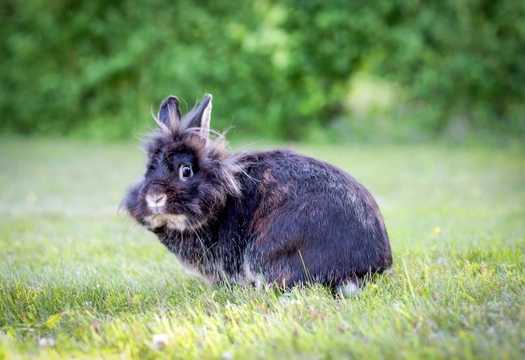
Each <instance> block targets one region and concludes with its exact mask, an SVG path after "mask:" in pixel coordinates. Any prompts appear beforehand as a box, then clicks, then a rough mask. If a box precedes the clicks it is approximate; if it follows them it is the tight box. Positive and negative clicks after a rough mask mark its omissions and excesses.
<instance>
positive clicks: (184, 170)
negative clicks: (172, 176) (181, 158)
mask: <svg viewBox="0 0 525 360" xmlns="http://www.w3.org/2000/svg"><path fill="white" fill-rule="evenodd" d="M192 176H193V170H192V169H191V166H190V165H181V166H180V168H179V178H180V179H181V180H182V181H186V180H188V179H189V178H191V177H192Z"/></svg>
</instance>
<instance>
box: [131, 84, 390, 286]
mask: <svg viewBox="0 0 525 360" xmlns="http://www.w3.org/2000/svg"><path fill="white" fill-rule="evenodd" d="M211 108H212V95H210V94H206V95H205V96H204V99H203V100H202V102H201V103H200V104H199V105H198V106H195V107H194V108H193V109H192V110H191V111H190V112H189V113H188V114H186V115H185V116H184V117H181V112H180V110H179V100H178V98H177V97H175V96H169V97H168V98H166V99H165V100H164V101H163V102H162V104H161V106H160V109H159V112H158V115H157V117H155V116H153V117H154V118H155V121H156V123H157V125H158V129H157V130H156V131H155V132H154V133H153V134H152V135H151V136H150V139H149V140H148V141H147V142H146V145H145V146H146V151H147V154H148V161H147V169H146V172H145V175H144V176H143V177H142V178H141V179H140V180H139V181H138V182H136V183H135V184H134V185H132V186H131V187H130V188H129V190H128V192H127V194H126V197H125V198H124V200H123V204H124V206H125V208H126V209H127V211H128V213H129V214H130V215H131V217H133V218H134V219H135V220H136V221H137V222H138V223H140V224H142V225H143V226H144V227H146V228H147V229H148V230H150V231H151V232H153V233H154V234H156V235H157V237H158V238H159V240H160V242H161V243H162V244H164V245H165V246H166V247H167V248H168V249H169V251H171V252H173V253H174V254H175V255H176V256H177V258H178V260H179V261H180V262H181V263H182V265H183V266H184V267H185V268H186V269H188V270H190V271H192V272H196V273H197V274H199V275H200V276H201V277H202V278H204V279H206V280H208V281H209V282H210V283H211V284H220V283H238V284H243V285H250V284H252V285H254V286H256V287H259V286H261V284H270V285H276V286H278V287H280V288H283V289H290V288H292V287H294V286H296V285H299V284H307V283H319V284H323V285H325V286H327V287H329V288H330V289H332V290H334V291H336V292H337V293H338V294H340V295H343V296H350V295H353V294H355V292H356V291H358V290H359V289H360V288H361V287H362V286H364V284H365V283H366V279H367V278H368V277H371V276H373V275H375V274H379V273H381V272H383V271H385V270H387V269H388V268H390V267H391V265H392V253H391V249H390V243H389V239H388V235H387V231H386V228H385V225H384V222H383V218H382V216H381V214H380V212H379V208H378V206H377V204H376V202H375V200H374V198H373V197H372V195H371V194H370V193H369V192H368V191H367V190H366V189H365V188H364V187H363V186H362V185H361V184H360V183H358V182H357V181H356V180H355V179H354V178H352V177H351V176H349V175H348V174H346V173H345V172H344V171H342V170H340V169H339V168H337V167H335V166H332V165H330V164H328V163H326V162H322V161H319V160H316V159H313V158H311V157H307V156H303V155H300V154H298V153H295V152H293V151H291V150H287V149H279V150H271V151H245V152H232V153H230V152H227V151H226V146H227V142H226V140H225V136H224V134H221V133H217V132H214V131H212V130H210V117H211Z"/></svg>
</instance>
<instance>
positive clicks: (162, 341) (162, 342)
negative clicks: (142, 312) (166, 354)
mask: <svg viewBox="0 0 525 360" xmlns="http://www.w3.org/2000/svg"><path fill="white" fill-rule="evenodd" d="M152 345H153V347H154V348H155V349H157V350H159V349H163V348H165V347H166V345H168V335H166V334H157V335H153V341H152Z"/></svg>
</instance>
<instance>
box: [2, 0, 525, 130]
mask: <svg viewBox="0 0 525 360" xmlns="http://www.w3.org/2000/svg"><path fill="white" fill-rule="evenodd" d="M523 19H525V2H524V1H518V0H503V1H497V2H495V1H489V0H469V1H467V0H463V1H462V0H444V1H440V2H428V1H418V0H398V1H391V0H378V1H372V2H370V1H362V0H354V1H343V0H301V1H299V0H280V1H269V0H256V1H253V2H245V1H233V0H222V1H195V0H177V1H165V0H149V1H110V2H108V1H102V0H90V1H82V2H79V1H73V0H57V1H52V2H48V1H38V0H27V1H24V2H21V1H15V0H4V1H2V2H1V3H0V31H1V35H2V36H1V38H0V59H1V62H0V91H1V96H0V111H1V118H0V130H1V131H3V132H16V133H24V134H43V135H53V136H55V135H68V136H77V137H84V138H90V139H106V140H113V139H127V138H130V137H132V136H134V135H135V134H137V133H140V132H142V131H144V130H147V128H148V126H150V124H152V122H151V120H150V118H149V115H148V114H149V112H150V109H151V108H152V107H153V108H154V109H156V108H157V106H158V104H159V103H160V101H161V100H162V99H163V98H164V97H166V96H167V95H169V94H175V95H178V96H179V97H180V98H181V99H182V100H184V101H186V104H185V105H183V108H184V107H186V108H191V107H192V106H193V105H194V104H195V101H197V100H198V99H200V98H201V97H202V95H203V94H204V93H205V92H210V93H212V94H214V127H215V128H218V129H224V128H227V127H229V126H231V125H232V124H233V125H235V127H236V129H237V130H236V131H235V132H234V135H235V134H238V135H240V136H245V137H257V138H260V137H267V138H277V139H296V140H297V139H303V140H305V139H306V140H310V139H314V140H315V139H316V138H319V139H320V138H328V139H334V140H337V139H348V138H349V139H372V138H380V139H394V140H414V139H415V140H417V139H428V138H434V137H442V136H447V137H448V136H451V137H456V138H458V139H460V140H461V139H463V138H465V137H468V136H471V135H474V136H477V135H483V136H487V135H490V136H496V137H508V136H511V137H518V138H519V139H523V137H524V134H525V115H524V113H525V86H524V85H523V84H525V25H524V24H525V22H524V20H523ZM357 80H359V81H357ZM365 95H366V96H365ZM360 96H364V97H365V98H366V99H368V100H367V101H366V102H363V104H362V106H361V108H364V111H363V110H362V109H361V110H359V109H358V108H359V106H358V108H356V105H355V102H356V101H357V102H359V101H360V100H359V99H361V97H360ZM385 97H386V99H387V100H386V101H382V100H381V101H380V99H383V98H385ZM355 99H357V100H355ZM378 99H379V100H378ZM378 103H379V104H380V106H379V105H377V104H378Z"/></svg>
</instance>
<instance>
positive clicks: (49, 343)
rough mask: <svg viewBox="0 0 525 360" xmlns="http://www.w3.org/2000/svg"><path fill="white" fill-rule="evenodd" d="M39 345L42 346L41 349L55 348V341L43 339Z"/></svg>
mask: <svg viewBox="0 0 525 360" xmlns="http://www.w3.org/2000/svg"><path fill="white" fill-rule="evenodd" d="M38 345H40V348H42V349H44V348H46V347H53V346H55V340H53V339H52V338H42V339H40V340H39V341H38Z"/></svg>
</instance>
